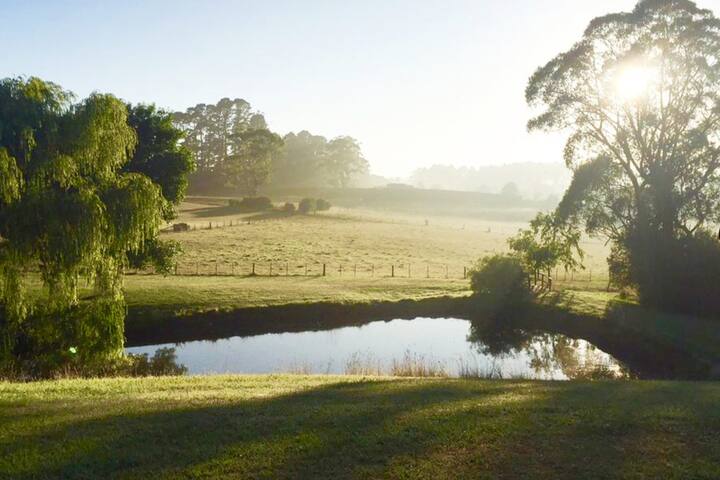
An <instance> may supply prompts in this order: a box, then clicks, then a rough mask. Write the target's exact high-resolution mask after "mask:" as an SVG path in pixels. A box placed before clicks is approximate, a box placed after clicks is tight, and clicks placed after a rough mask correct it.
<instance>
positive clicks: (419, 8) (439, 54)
mask: <svg viewBox="0 0 720 480" xmlns="http://www.w3.org/2000/svg"><path fill="white" fill-rule="evenodd" d="M697 3H698V4H699V6H701V7H705V8H711V9H713V10H714V11H715V12H716V13H718V14H720V0H698V2H697ZM634 4H635V0H437V1H436V0H334V1H330V0H287V1H280V0H276V1H274V0H257V1H240V0H235V1H230V0H195V1H191V0H144V1H140V0H137V1H136V0H128V1H115V2H111V1H109V0H108V1H101V2H99V1H80V0H64V1H50V0H35V1H33V0H0V24H1V25H2V29H0V45H2V46H3V49H2V56H1V57H0V78H3V77H9V76H18V75H22V76H38V77H40V78H43V79H45V80H50V81H53V82H55V83H58V84H60V85H62V86H63V87H64V88H66V89H68V90H71V91H73V92H74V93H75V94H77V95H78V96H80V97H83V96H86V95H88V94H89V93H91V92H93V91H99V92H109V93H113V94H115V95H116V96H118V97H120V98H122V99H124V100H127V101H130V102H133V103H138V102H143V103H155V104H157V105H158V106H160V107H163V108H165V109H168V110H173V111H175V110H185V109H186V108H187V107H190V106H193V105H196V104H198V103H215V102H216V101H217V100H219V99H220V98H223V97H230V98H238V97H239V98H244V99H245V100H247V101H248V102H250V103H251V104H252V106H253V108H255V109H257V110H258V111H261V112H262V113H263V114H264V115H265V116H266V119H267V120H268V123H269V125H270V128H271V129H272V130H274V131H276V132H278V133H281V134H285V133H287V132H290V131H295V132H297V131H300V130H308V131H310V132H312V133H314V134H320V135H324V136H326V137H328V138H331V137H334V136H338V135H350V136H352V137H355V138H357V139H358V140H359V141H360V143H361V145H362V148H363V152H364V155H365V157H366V158H367V159H368V161H369V162H370V166H371V171H372V172H373V173H376V174H381V175H386V176H393V177H402V176H406V175H408V174H410V173H411V172H412V171H413V170H414V169H416V168H419V167H428V166H431V165H433V164H452V165H458V166H484V165H497V164H507V163H515V162H527V161H532V162H561V161H562V145H563V139H562V135H561V134H547V133H538V132H535V133H528V132H527V131H526V128H525V125H526V122H527V120H528V118H529V117H530V115H531V111H530V110H529V108H528V107H527V106H526V105H525V101H524V89H525V85H526V82H527V79H528V78H529V76H530V75H531V74H532V73H533V71H534V70H535V69H536V68H537V67H539V66H541V65H543V64H544V63H546V62H547V61H548V60H550V59H551V58H552V57H553V56H555V55H556V54H558V53H560V52H561V51H564V50H566V49H568V48H569V47H570V46H572V44H573V43H574V42H575V41H577V40H578V39H579V38H580V37H581V35H582V32H583V30H584V29H585V27H586V26H587V24H588V23H589V21H590V20H591V19H592V18H594V17H596V16H598V15H602V14H605V13H609V12H614V11H623V10H630V9H632V7H633V6H634Z"/></svg>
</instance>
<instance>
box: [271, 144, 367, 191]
mask: <svg viewBox="0 0 720 480" xmlns="http://www.w3.org/2000/svg"><path fill="white" fill-rule="evenodd" d="M283 140H284V142H285V149H284V151H283V154H282V155H280V156H279V157H278V158H277V159H276V161H275V162H274V163H273V173H272V182H273V185H279V186H303V187H309V186H315V187H319V186H324V185H329V186H334V187H347V186H348V184H349V183H350V181H351V180H352V178H353V176H354V175H356V174H359V173H366V172H367V171H368V162H367V160H365V158H364V157H363V156H362V151H361V149H360V144H359V143H358V142H357V140H355V139H354V138H352V137H347V136H341V137H337V138H334V139H332V140H330V141H328V140H327V139H326V138H325V137H322V136H320V135H313V134H311V133H310V132H307V131H302V132H299V133H297V134H295V133H289V134H287V135H285V137H284V139H283Z"/></svg>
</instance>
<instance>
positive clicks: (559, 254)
mask: <svg viewBox="0 0 720 480" xmlns="http://www.w3.org/2000/svg"><path fill="white" fill-rule="evenodd" d="M508 245H509V246H510V249H511V250H512V251H513V252H515V254H516V255H518V257H519V258H520V259H522V262H523V264H524V265H525V268H527V269H528V271H529V272H531V273H532V274H533V275H537V274H539V273H541V272H550V271H551V270H552V269H553V268H555V267H556V266H558V265H561V266H562V267H563V268H565V270H570V269H575V268H577V267H580V266H581V263H580V262H581V261H582V258H583V256H584V253H583V251H582V249H581V248H580V232H579V231H578V230H577V229H576V228H574V227H573V226H572V225H571V224H567V223H563V222H560V221H558V218H557V217H556V216H555V215H553V214H546V213H539V214H538V215H537V216H536V217H535V218H534V219H533V220H532V221H531V222H530V228H529V229H526V230H521V231H520V232H518V234H517V235H516V236H515V237H512V238H510V239H509V240H508Z"/></svg>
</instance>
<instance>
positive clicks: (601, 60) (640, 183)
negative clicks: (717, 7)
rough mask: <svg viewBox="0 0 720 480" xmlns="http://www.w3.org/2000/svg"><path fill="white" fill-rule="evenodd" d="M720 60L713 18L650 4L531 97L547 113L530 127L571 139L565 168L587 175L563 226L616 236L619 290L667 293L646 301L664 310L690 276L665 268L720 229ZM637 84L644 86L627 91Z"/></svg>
mask: <svg viewBox="0 0 720 480" xmlns="http://www.w3.org/2000/svg"><path fill="white" fill-rule="evenodd" d="M718 51H720V20H718V19H717V18H715V16H714V15H713V13H712V11H710V10H703V9H700V8H698V7H697V6H696V5H695V3H693V2H690V1H675V0H642V1H640V2H638V3H637V5H636V6H635V8H634V9H633V10H632V11H631V12H622V13H616V14H611V15H605V16H603V17H599V18H596V19H595V20H593V21H592V22H591V23H590V25H589V26H588V28H587V29H586V30H585V33H584V35H583V37H582V38H581V39H580V41H579V42H577V43H576V44H575V45H574V46H573V47H572V48H571V49H570V50H568V51H567V52H564V53H561V54H560V55H558V56H557V57H555V58H554V59H553V60H551V61H550V62H548V63H547V64H546V65H545V66H543V67H541V68H539V69H538V70H537V71H536V72H535V74H534V75H533V76H532V77H531V79H530V81H529V83H528V86H527V90H526V98H527V101H528V103H529V104H530V105H531V106H533V107H536V108H538V109H540V111H539V113H538V114H537V115H536V116H535V117H534V118H533V119H531V120H530V122H529V123H528V127H529V128H530V129H542V130H560V129H567V130H569V131H570V136H569V138H568V141H567V144H566V147H565V161H566V163H567V165H568V166H569V167H570V168H572V169H573V170H574V173H575V174H574V178H573V182H572V184H571V186H570V188H569V189H568V191H567V193H566V195H565V198H564V199H563V201H562V202H561V204H560V207H559V209H558V217H559V218H560V219H562V220H563V221H567V222H571V223H574V224H580V223H584V224H585V227H586V229H587V231H588V232H589V233H591V234H595V233H597V234H603V235H606V236H607V237H608V238H609V239H610V240H611V241H612V242H613V243H614V244H615V245H617V248H616V251H615V256H614V258H612V259H611V263H612V265H611V268H612V269H614V270H615V273H616V275H615V277H616V280H617V281H619V282H622V283H625V282H626V281H627V280H628V279H630V280H631V281H632V283H633V284H634V285H635V286H637V287H638V288H639V289H640V290H645V291H653V292H656V294H653V295H641V297H642V298H643V299H644V301H649V302H653V303H654V304H655V305H656V306H660V305H662V304H663V303H664V299H666V298H668V297H674V295H673V294H672V290H673V288H675V287H672V285H676V286H679V285H680V284H681V283H682V281H681V279H682V275H679V274H680V273H681V272H682V269H665V268H664V267H663V266H662V265H663V263H664V262H666V261H667V259H668V258H669V257H672V258H678V256H680V257H682V255H683V249H684V248H685V247H683V246H682V245H689V244H693V242H694V241H695V234H696V233H697V232H699V231H701V230H702V229H703V228H705V227H706V226H707V225H712V224H717V223H718V222H719V221H720V109H719V108H718V105H720V62H718V61H717V52H718ZM628 75H630V77H631V81H632V78H633V75H634V76H635V77H637V78H636V79H635V83H638V82H639V84H633V85H627V84H626V82H624V81H623V79H624V78H626V77H627V76H628ZM628 90H633V91H631V92H629V91H628ZM628 93H631V94H632V95H628ZM701 250H702V249H701ZM623 251H624V252H625V253H626V254H627V255H624V254H622V252H623ZM698 253H699V250H698ZM706 253H708V254H709V255H710V257H709V258H712V253H711V252H706ZM622 258H626V259H627V260H628V261H629V262H630V264H631V265H629V266H622V265H621V264H620V263H618V262H619V261H621V260H622ZM634 262H638V263H637V264H634ZM628 267H631V268H628ZM627 272H630V274H631V275H629V276H628V275H627ZM633 272H634V273H633ZM661 279H662V280H661ZM659 282H660V283H663V282H667V285H668V287H667V288H665V287H663V288H660V289H659V290H658V289H656V285H658V284H659ZM660 292H662V293H660ZM719 293H720V290H718V291H715V293H714V294H713V295H715V296H717V295H718V294H719Z"/></svg>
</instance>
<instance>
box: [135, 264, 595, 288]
mask: <svg viewBox="0 0 720 480" xmlns="http://www.w3.org/2000/svg"><path fill="white" fill-rule="evenodd" d="M471 271H472V269H471V267H469V266H467V265H458V264H440V263H422V262H414V263H411V262H404V263H396V264H389V263H350V262H347V263H345V262H326V263H321V262H302V261H297V260H295V261H256V262H250V261H241V262H234V261H227V260H215V261H209V262H208V261H193V260H181V261H179V262H177V263H176V264H175V265H174V267H173V268H172V270H171V272H170V274H171V275H177V276H202V277H253V276H255V277H344V278H433V279H467V278H469V276H470V274H471ZM127 273H128V274H131V275H133V274H135V275H157V274H159V272H156V271H155V270H154V269H152V268H150V269H145V270H130V271H128V272H127ZM543 277H544V274H543ZM546 278H547V280H548V281H549V282H551V283H554V282H558V281H560V282H568V281H569V282H592V281H593V280H595V281H599V280H607V272H604V275H603V274H602V272H595V273H594V272H593V270H591V269H590V270H587V269H586V270H581V271H567V272H566V271H563V270H555V271H553V272H551V275H548V276H547V277H546Z"/></svg>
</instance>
